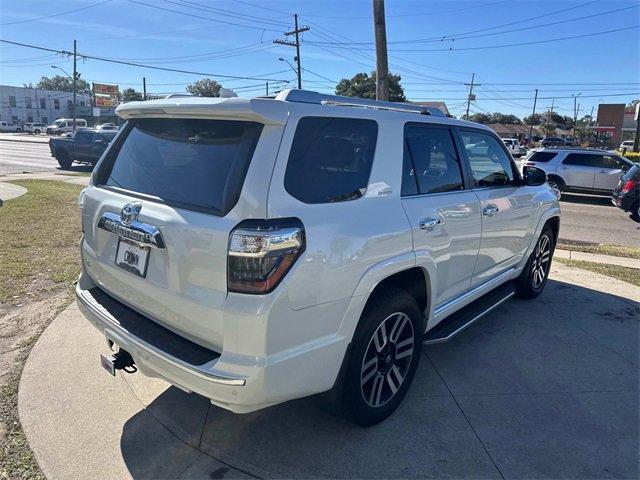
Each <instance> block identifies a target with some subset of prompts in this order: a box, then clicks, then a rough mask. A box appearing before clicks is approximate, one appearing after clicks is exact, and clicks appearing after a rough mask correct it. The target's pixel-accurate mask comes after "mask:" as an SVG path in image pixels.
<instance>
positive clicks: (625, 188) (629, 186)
mask: <svg viewBox="0 0 640 480" xmlns="http://www.w3.org/2000/svg"><path fill="white" fill-rule="evenodd" d="M639 183H640V182H638V180H633V179H631V180H627V181H626V182H624V185H622V188H621V189H620V192H622V193H627V192H630V191H631V190H633V189H634V188H636V187H637V186H638V184H639Z"/></svg>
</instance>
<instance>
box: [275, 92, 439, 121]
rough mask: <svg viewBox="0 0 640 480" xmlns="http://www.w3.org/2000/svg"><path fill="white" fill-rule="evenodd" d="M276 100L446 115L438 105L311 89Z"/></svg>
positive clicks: (284, 94) (281, 96)
mask: <svg viewBox="0 0 640 480" xmlns="http://www.w3.org/2000/svg"><path fill="white" fill-rule="evenodd" d="M275 99H276V100H282V101H286V102H296V103H312V104H315V105H332V106H340V107H360V108H374V109H379V110H387V111H392V112H408V113H417V114H420V115H433V116H436V117H446V115H445V114H444V112H443V111H442V110H440V109H439V108H436V107H426V106H424V105H410V104H405V103H400V102H383V101H381V100H368V99H365V98H357V97H343V96H340V95H327V94H324V93H318V92H313V91H311V90H283V91H281V92H280V93H279V94H278V95H277V96H276V97H275Z"/></svg>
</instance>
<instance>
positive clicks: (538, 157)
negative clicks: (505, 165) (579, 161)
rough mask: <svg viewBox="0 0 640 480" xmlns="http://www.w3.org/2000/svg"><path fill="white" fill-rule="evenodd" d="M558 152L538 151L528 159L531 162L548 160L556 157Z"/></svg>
mask: <svg viewBox="0 0 640 480" xmlns="http://www.w3.org/2000/svg"><path fill="white" fill-rule="evenodd" d="M557 155H558V154H557V153H556V152H536V153H534V154H533V155H531V156H530V157H529V158H528V159H527V161H530V162H542V163H544V162H548V161H550V160H551V159H553V158H555V157H556V156H557Z"/></svg>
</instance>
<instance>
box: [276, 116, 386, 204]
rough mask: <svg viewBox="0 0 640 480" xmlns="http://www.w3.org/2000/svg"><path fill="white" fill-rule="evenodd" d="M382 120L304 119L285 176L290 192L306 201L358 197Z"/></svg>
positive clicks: (298, 130) (369, 165) (286, 186)
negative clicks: (378, 121) (379, 122)
mask: <svg viewBox="0 0 640 480" xmlns="http://www.w3.org/2000/svg"><path fill="white" fill-rule="evenodd" d="M377 136H378V124H377V123H376V122H375V121H373V120H365V119H356V118H332V117H305V118H302V119H300V121H299V122H298V126H297V128H296V133H295V136H294V138H293V143H292V145H291V153H290V154H289V160H288V162H287V170H286V172H285V176H284V186H285V189H286V190H287V192H289V194H290V195H292V196H293V197H295V198H297V199H298V200H300V201H302V202H305V203H330V202H343V201H347V200H355V199H356V198H359V197H361V196H362V195H363V194H364V192H365V191H366V189H367V185H368V183H369V174H370V173H371V165H372V163H373V155H374V152H375V147H376V139H377Z"/></svg>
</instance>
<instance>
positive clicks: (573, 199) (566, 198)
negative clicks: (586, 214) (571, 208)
mask: <svg viewBox="0 0 640 480" xmlns="http://www.w3.org/2000/svg"><path fill="white" fill-rule="evenodd" d="M560 201H561V202H568V203H581V204H583V205H602V206H605V207H612V208H616V207H615V205H613V204H612V203H611V195H586V194H584V195H582V194H579V193H563V194H562V198H561V199H560Z"/></svg>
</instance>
